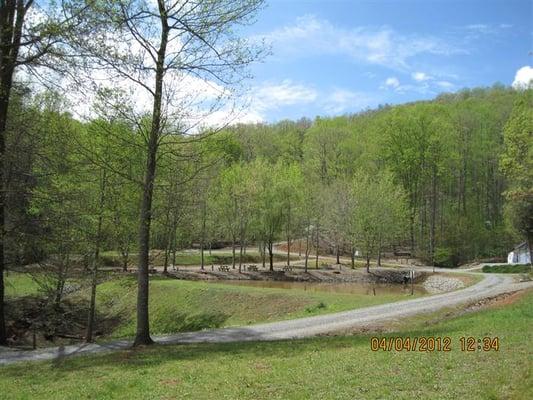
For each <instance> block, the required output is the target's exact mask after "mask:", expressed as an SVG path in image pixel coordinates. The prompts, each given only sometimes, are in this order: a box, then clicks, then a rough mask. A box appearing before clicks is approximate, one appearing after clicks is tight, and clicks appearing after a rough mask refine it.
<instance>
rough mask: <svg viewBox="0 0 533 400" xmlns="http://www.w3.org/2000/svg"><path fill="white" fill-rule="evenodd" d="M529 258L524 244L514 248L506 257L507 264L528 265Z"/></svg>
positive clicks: (527, 249)
mask: <svg viewBox="0 0 533 400" xmlns="http://www.w3.org/2000/svg"><path fill="white" fill-rule="evenodd" d="M530 263H531V256H530V254H529V248H528V246H527V243H526V242H524V243H522V244H519V245H518V246H516V247H515V248H514V249H513V251H511V252H510V253H509V254H508V255H507V264H530Z"/></svg>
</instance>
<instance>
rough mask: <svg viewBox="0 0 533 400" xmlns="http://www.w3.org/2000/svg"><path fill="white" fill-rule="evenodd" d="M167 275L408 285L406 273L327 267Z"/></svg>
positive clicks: (185, 271) (174, 273) (196, 270)
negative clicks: (306, 270)
mask: <svg viewBox="0 0 533 400" xmlns="http://www.w3.org/2000/svg"><path fill="white" fill-rule="evenodd" d="M168 275H169V276H171V277H173V278H176V279H185V280H195V281H198V280H265V281H289V282H332V283H335V282H338V283H342V282H364V283H398V284H403V283H408V282H410V279H409V273H408V271H406V270H400V269H388V268H372V269H371V270H370V273H367V272H366V270H364V269H355V270H352V269H350V268H345V267H341V268H339V267H338V266H336V267H329V268H323V269H309V270H308V272H305V271H304V270H303V269H300V268H293V269H292V270H291V271H283V270H279V268H277V269H276V270H275V271H269V270H261V269H260V270H259V271H242V272H240V273H239V271H238V269H235V270H233V269H230V270H229V271H217V269H216V268H214V269H213V270H211V268H207V269H205V270H204V271H202V270H200V269H199V268H183V269H180V270H179V271H169V272H168ZM426 276H427V273H425V272H421V271H415V277H414V283H420V282H422V281H424V279H425V278H426Z"/></svg>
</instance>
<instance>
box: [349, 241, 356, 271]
mask: <svg viewBox="0 0 533 400" xmlns="http://www.w3.org/2000/svg"><path fill="white" fill-rule="evenodd" d="M350 256H351V258H352V269H355V246H352V251H351V254H350Z"/></svg>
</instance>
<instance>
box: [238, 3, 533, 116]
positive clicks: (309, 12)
mask: <svg viewBox="0 0 533 400" xmlns="http://www.w3.org/2000/svg"><path fill="white" fill-rule="evenodd" d="M267 1H268V0H267ZM532 21H533V10H532V1H531V0H484V1H473V0H463V1H455V0H451V1H450V0H448V1H444V0H425V1H421V0H396V1H394V0H372V1H371V0H361V1H359V0H352V1H350V0H322V1H320V0H269V1H268V5H267V7H266V9H264V10H262V11H261V12H260V13H259V15H258V18H257V22H256V23H255V24H254V25H253V26H250V27H248V28H246V31H245V34H246V35H248V36H252V37H254V38H255V37H258V38H259V37H264V38H266V40H267V41H268V42H269V43H270V44H271V49H272V55H270V56H268V57H267V58H266V59H265V60H264V61H263V62H262V63H258V64H256V65H254V66H253V67H252V72H253V74H254V76H255V78H254V80H253V81H252V82H251V86H252V89H253V90H252V92H251V93H252V101H251V104H250V107H249V109H248V111H247V112H248V116H247V118H245V119H249V120H263V121H268V122H275V121H278V120H281V119H285V118H290V119H298V118H300V117H304V116H305V117H309V118H314V117H315V116H317V115H340V114H344V113H350V112H356V111H359V110H362V109H365V108H369V107H370V108H372V107H376V106H377V105H379V104H385V103H392V104H397V103H404V102H408V101H413V100H420V99H430V98H433V97H435V96H436V95H438V94H439V93H441V92H450V91H457V90H459V89H461V88H465V87H477V86H491V85H492V84H494V83H496V82H500V83H503V84H505V85H511V84H512V83H513V81H514V80H515V77H516V74H517V71H519V70H520V69H521V70H520V71H521V72H520V74H519V77H518V78H519V79H518V80H524V79H529V78H530V77H531V76H532V75H533V69H530V68H529V67H527V66H529V65H531V56H530V55H529V53H530V52H531V51H532V50H533V49H532V47H533V46H532V38H533V36H532V31H533V26H532V25H533V22H532ZM524 67H526V68H524Z"/></svg>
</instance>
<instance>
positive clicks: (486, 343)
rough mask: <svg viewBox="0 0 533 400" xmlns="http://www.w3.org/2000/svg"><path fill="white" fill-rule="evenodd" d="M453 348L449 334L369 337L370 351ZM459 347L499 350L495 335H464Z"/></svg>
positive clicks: (447, 349) (425, 350) (468, 349)
mask: <svg viewBox="0 0 533 400" xmlns="http://www.w3.org/2000/svg"><path fill="white" fill-rule="evenodd" d="M453 348H454V346H453V341H452V338H451V337H449V336H413V337H410V336H396V337H395V336H390V337H386V336H382V337H376V336H374V337H372V338H370V350H372V351H397V352H399V351H420V352H435V351H442V352H448V351H452V349H453ZM459 349H460V350H461V351H467V352H475V351H499V350H500V339H499V338H498V337H497V336H495V337H488V336H486V337H483V338H475V337H472V336H464V337H460V338H459Z"/></svg>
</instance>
